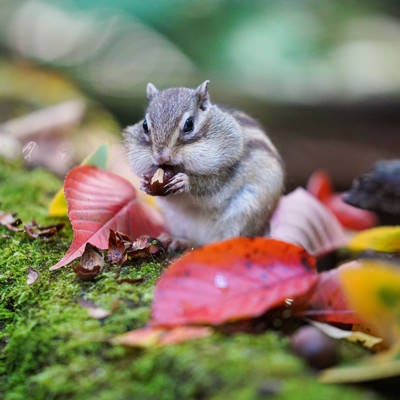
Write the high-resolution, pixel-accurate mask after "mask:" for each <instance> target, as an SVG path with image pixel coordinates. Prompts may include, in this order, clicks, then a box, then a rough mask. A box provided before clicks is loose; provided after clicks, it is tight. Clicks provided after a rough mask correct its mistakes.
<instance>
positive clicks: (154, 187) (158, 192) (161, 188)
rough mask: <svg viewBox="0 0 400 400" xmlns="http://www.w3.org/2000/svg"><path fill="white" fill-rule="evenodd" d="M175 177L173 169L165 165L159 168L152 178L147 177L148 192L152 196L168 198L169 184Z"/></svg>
mask: <svg viewBox="0 0 400 400" xmlns="http://www.w3.org/2000/svg"><path fill="white" fill-rule="evenodd" d="M174 176H175V172H174V169H173V168H172V167H169V166H166V165H163V166H162V167H159V168H157V170H156V171H155V172H154V174H153V175H152V176H151V177H147V182H146V192H147V193H148V194H150V195H152V196H167V195H168V194H169V193H168V187H167V184H168V183H169V182H170V181H171V179H172V178H173V177H174Z"/></svg>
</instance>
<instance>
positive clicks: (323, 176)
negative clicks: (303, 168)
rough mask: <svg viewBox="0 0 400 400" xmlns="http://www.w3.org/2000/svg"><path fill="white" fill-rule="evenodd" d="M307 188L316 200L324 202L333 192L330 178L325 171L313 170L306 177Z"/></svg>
mask: <svg viewBox="0 0 400 400" xmlns="http://www.w3.org/2000/svg"><path fill="white" fill-rule="evenodd" d="M307 190H308V191H309V192H310V193H311V194H312V195H313V196H315V197H316V198H317V199H318V200H320V201H321V202H324V201H325V200H326V199H327V198H329V197H330V196H332V194H333V187H332V182H331V179H330V178H329V176H328V174H327V173H326V172H325V171H323V170H318V171H315V172H314V173H313V174H312V175H311V176H310V178H309V179H308V182H307Z"/></svg>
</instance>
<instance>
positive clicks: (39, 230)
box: [24, 220, 65, 240]
mask: <svg viewBox="0 0 400 400" xmlns="http://www.w3.org/2000/svg"><path fill="white" fill-rule="evenodd" d="M64 226H65V224H64V222H59V223H58V224H55V225H49V226H40V225H39V224H38V223H37V222H36V221H35V220H33V221H32V222H31V223H29V224H25V225H24V230H25V232H26V234H27V235H28V236H29V237H31V238H33V239H38V238H39V239H42V240H49V239H50V238H51V237H52V236H54V235H55V234H56V233H57V232H59V231H60V230H61V229H62V228H64Z"/></svg>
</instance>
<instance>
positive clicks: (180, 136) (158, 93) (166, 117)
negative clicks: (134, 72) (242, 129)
mask: <svg viewBox="0 0 400 400" xmlns="http://www.w3.org/2000/svg"><path fill="white" fill-rule="evenodd" d="M208 84H209V81H208V80H207V81H204V82H203V83H202V84H201V85H199V86H198V87H197V88H195V89H191V88H185V87H181V88H169V89H164V90H158V89H157V88H156V87H155V86H154V85H153V84H152V83H148V85H147V98H148V100H149V104H148V107H147V110H146V114H145V118H144V120H142V121H141V122H140V123H138V124H136V125H133V126H132V127H128V128H127V130H126V131H125V138H126V141H125V142H126V145H127V146H126V147H127V149H128V156H129V159H130V161H131V164H132V167H133V170H134V171H135V172H136V173H137V174H143V173H145V172H146V171H145V170H146V169H147V170H149V169H150V167H152V166H155V165H172V166H177V169H181V170H183V171H186V172H193V173H207V172H210V171H212V170H215V168H217V167H218V165H217V164H218V162H219V159H220V158H222V156H224V150H222V149H220V148H219V147H222V146H223V145H222V141H223V140H224V138H223V137H222V136H223V133H224V132H226V131H228V130H229V126H228V127H227V128H228V129H221V126H222V123H221V122H220V121H217V120H215V118H214V119H213V118H211V117H210V112H211V110H212V108H213V105H212V104H211V102H210V96H209V93H208ZM218 135H219V136H221V140H220V142H221V145H220V146H219V145H213V144H212V142H211V141H213V139H214V138H215V136H218ZM130 138H131V140H130ZM132 139H133V140H132ZM132 141H135V145H134V146H133V145H132V143H131V142H132ZM213 143H214V144H215V141H213ZM226 144H229V138H227V141H226ZM214 153H215V154H214ZM214 164H215V165H214Z"/></svg>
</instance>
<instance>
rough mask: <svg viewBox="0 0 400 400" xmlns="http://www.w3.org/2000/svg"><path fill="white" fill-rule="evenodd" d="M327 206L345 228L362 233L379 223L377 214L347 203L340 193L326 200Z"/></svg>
mask: <svg viewBox="0 0 400 400" xmlns="http://www.w3.org/2000/svg"><path fill="white" fill-rule="evenodd" d="M325 205H326V206H327V207H328V208H329V209H330V210H331V211H332V212H333V214H335V215H336V218H337V219H338V220H339V222H340V223H341V224H342V225H343V226H344V227H345V228H348V229H354V230H357V231H360V230H363V229H368V228H372V227H373V226H375V225H376V224H377V223H378V218H377V216H376V214H375V213H373V212H372V211H367V210H362V209H361V208H357V207H353V206H351V205H350V204H347V203H345V202H344V201H343V200H342V195H341V194H339V193H336V194H333V195H332V196H330V197H329V198H328V199H326V201H325Z"/></svg>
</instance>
